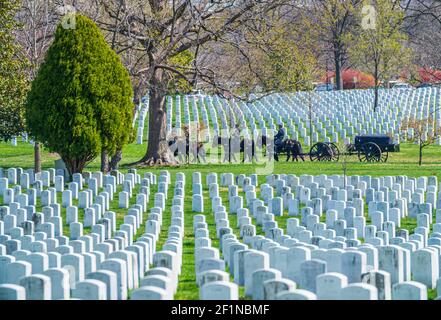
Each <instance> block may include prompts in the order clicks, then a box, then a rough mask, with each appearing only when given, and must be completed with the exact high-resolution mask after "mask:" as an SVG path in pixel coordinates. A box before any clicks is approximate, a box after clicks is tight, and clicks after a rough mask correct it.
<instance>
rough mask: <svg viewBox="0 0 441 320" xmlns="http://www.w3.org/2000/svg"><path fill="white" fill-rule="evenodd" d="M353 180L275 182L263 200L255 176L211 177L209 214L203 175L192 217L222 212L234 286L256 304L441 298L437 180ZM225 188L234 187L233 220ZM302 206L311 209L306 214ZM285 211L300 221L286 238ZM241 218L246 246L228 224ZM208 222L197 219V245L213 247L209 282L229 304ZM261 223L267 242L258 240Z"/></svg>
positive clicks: (219, 224)
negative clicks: (281, 220)
mask: <svg viewBox="0 0 441 320" xmlns="http://www.w3.org/2000/svg"><path fill="white" fill-rule="evenodd" d="M344 180H345V178H344V177H343V176H339V175H334V176H329V177H328V176H326V175H320V176H310V175H302V176H300V177H296V176H295V175H271V176H268V177H267V179H266V183H265V184H262V185H260V196H261V197H260V198H258V197H257V196H256V194H257V191H256V190H257V188H258V185H257V180H256V179H255V177H246V176H245V175H239V176H236V177H234V176H233V174H229V173H224V174H221V183H220V185H219V184H218V182H217V174H216V173H210V174H208V175H207V177H206V186H207V189H208V193H209V196H210V198H211V202H212V208H211V209H212V213H208V212H209V211H208V210H206V209H205V208H204V207H203V203H201V202H200V199H199V197H198V193H199V192H200V190H201V181H200V174H199V173H194V174H193V192H194V195H193V210H194V211H196V212H203V213H206V214H213V215H214V218H215V222H216V233H217V237H219V239H220V248H221V250H222V254H223V259H224V261H225V263H226V265H228V266H229V268H230V269H229V270H230V273H231V275H233V276H234V282H235V283H236V284H237V285H240V286H245V295H247V296H249V297H252V298H253V299H367V300H374V299H382V300H389V299H415V300H425V299H427V289H435V288H437V290H438V296H441V280H439V278H440V277H439V275H440V274H441V272H440V271H441V270H440V269H441V263H440V262H441V261H440V259H441V255H440V253H441V228H440V227H441V210H439V209H438V210H436V209H435V208H437V207H438V208H439V207H440V205H441V203H440V201H437V196H438V198H439V197H440V196H441V194H439V195H437V193H438V187H439V186H438V181H437V179H436V177H419V178H417V179H415V178H409V177H405V176H399V177H392V176H387V177H379V178H375V177H370V176H352V177H346V184H345V181H344ZM219 186H223V187H228V189H229V191H228V202H229V213H227V210H226V207H225V206H223V205H222V197H220V196H219ZM238 188H242V191H243V193H244V194H245V196H244V197H243V196H241V195H239V194H238ZM291 190H293V192H291ZM195 191H196V192H195ZM195 193H196V194H195ZM369 197H371V198H369ZM385 197H386V199H385ZM407 197H409V202H407V200H408V199H407ZM286 199H288V202H289V205H288V208H286V207H285V206H284V203H285V201H286ZM364 199H366V202H367V204H368V208H369V210H368V213H367V215H366V214H365V213H364ZM195 202H196V205H195ZM299 204H301V205H302V206H303V205H304V207H303V208H301V209H300V210H299ZM201 205H202V207H201ZM435 210H436V216H435V219H436V221H432V213H433V211H435ZM286 211H288V214H289V215H291V216H293V217H291V218H288V219H287V220H286V225H287V228H286V234H285V230H283V229H281V228H278V223H277V222H276V221H275V219H274V217H275V216H280V215H284V214H285V213H286ZM232 215H236V219H237V226H236V227H238V228H239V229H240V236H241V238H242V241H240V240H238V239H237V237H236V236H235V234H234V233H233V229H232V228H231V227H230V226H229V217H231V216H232ZM321 217H323V218H325V219H320V218H321ZM366 218H368V219H370V220H371V224H367V222H366V220H367V219H366ZM402 218H403V219H407V220H408V221H409V220H411V219H414V220H416V222H417V227H416V228H415V229H414V230H413V234H411V235H409V232H408V231H407V230H404V229H399V227H400V222H401V219H402ZM321 220H322V221H324V222H320V221H321ZM393 220H394V221H393ZM204 221H205V219H204V218H203V216H201V215H199V214H198V215H196V216H194V228H195V235H196V237H197V239H198V238H199V237H201V236H202V238H201V240H197V243H196V245H198V246H201V245H204V246H205V250H204V251H202V252H203V254H204V255H206V256H207V257H209V259H214V260H216V263H214V261H213V262H211V264H210V265H212V268H213V270H212V271H211V273H210V279H212V280H211V281H215V282H216V286H217V290H218V291H219V292H223V294H222V295H221V298H222V299H229V298H230V297H236V295H235V290H236V289H234V288H231V285H230V284H229V283H228V282H227V281H226V280H225V278H224V275H223V274H222V272H223V267H222V265H221V264H219V263H218V261H217V260H218V253H217V251H216V250H214V249H213V248H211V244H210V242H209V241H206V239H204V238H205V237H206V226H205V224H204V223H205V222H204ZM395 222H397V223H395ZM432 222H433V223H432ZM256 226H260V227H261V228H262V231H263V232H264V233H265V236H262V235H256ZM430 228H432V232H430ZM361 240H362V241H363V242H364V243H362V241H361ZM201 249H203V248H200V249H198V250H201ZM207 264H208V263H207ZM220 288H222V290H221V289H220ZM298 288H300V289H298Z"/></svg>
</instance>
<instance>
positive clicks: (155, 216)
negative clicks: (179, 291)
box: [0, 168, 185, 300]
mask: <svg viewBox="0 0 441 320" xmlns="http://www.w3.org/2000/svg"><path fill="white" fill-rule="evenodd" d="M4 175H5V177H3V176H4ZM156 184H157V186H158V192H157V193H156V194H155V195H154V206H153V207H151V208H150V215H149V217H148V218H147V220H146V221H145V223H144V218H143V215H144V213H145V212H147V206H148V203H149V195H150V187H151V186H152V185H156ZM169 184H170V174H169V173H168V172H166V171H164V172H161V173H160V175H159V177H156V176H155V175H153V174H152V173H146V174H144V178H141V176H140V175H139V174H137V172H136V170H131V172H129V173H127V174H125V175H124V174H122V173H121V172H118V171H115V172H112V175H103V174H102V173H100V172H95V173H84V174H75V175H74V176H73V181H72V182H71V183H69V184H68V189H67V190H64V187H65V185H64V183H63V176H58V175H56V171H55V170H54V169H50V170H47V171H43V172H41V173H38V174H33V172H32V170H26V172H25V171H24V170H22V169H21V168H10V169H8V170H7V171H6V172H5V173H4V172H3V170H0V195H1V196H2V199H3V201H2V203H1V205H0V300H1V299H13V300H14V299H20V300H21V299H37V300H40V299H41V300H55V299H87V300H105V299H109V300H116V299H122V300H124V299H127V298H128V295H129V294H130V298H131V299H172V298H173V294H174V292H175V291H176V288H177V283H178V275H179V273H180V268H181V263H182V258H181V255H182V238H183V233H184V231H183V228H184V226H183V222H184V220H183V219H184V211H183V203H184V202H183V201H184V196H185V193H184V187H185V176H184V175H183V174H181V175H179V174H178V175H177V181H176V185H175V189H174V192H175V194H174V197H173V200H172V201H173V206H172V220H171V223H170V226H169V228H168V237H167V240H166V242H165V243H164V245H163V246H162V250H161V251H158V252H156V242H157V241H158V238H159V234H160V231H161V224H162V216H163V211H164V210H165V201H166V198H167V195H168V185H169ZM52 186H54V187H52ZM86 186H87V187H86ZM135 186H139V193H138V194H137V195H136V197H134V195H133V198H135V199H134V200H132V201H130V199H132V193H133V191H134V189H135ZM117 188H121V189H122V191H121V192H119V194H118V203H117V205H118V206H119V207H120V208H126V209H128V210H127V212H126V214H125V215H124V216H123V223H121V224H119V225H117V214H116V213H115V212H113V211H109V210H110V203H112V199H113V195H114V193H116V192H117ZM22 190H23V192H24V191H25V190H26V191H25V193H22ZM100 190H103V191H102V192H100V193H99V194H98V192H99V191H100ZM57 195H58V197H57ZM60 196H61V198H62V204H61V205H60V204H59V203H57V202H58V199H59V198H60ZM73 200H75V202H76V203H77V204H76V205H75V204H74V201H73ZM129 201H130V202H135V204H133V205H132V206H130V207H129ZM62 207H63V208H66V209H65V210H66V215H65V217H63V216H62V214H61V212H62V209H61V208H62ZM37 208H41V211H42V212H37ZM81 211H83V217H84V219H83V222H79V215H78V212H81ZM63 225H68V226H69V230H70V237H67V236H64V235H63ZM86 225H87V226H88V227H90V232H89V234H83V226H86ZM142 227H144V228H145V232H144V233H143V234H141V235H140V236H138V237H137V238H136V235H137V234H139V232H138V231H139V230H140V228H142ZM135 239H136V240H135ZM151 265H152V266H153V268H150V266H151ZM164 279H165V280H164Z"/></svg>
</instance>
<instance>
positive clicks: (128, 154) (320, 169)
mask: <svg viewBox="0 0 441 320" xmlns="http://www.w3.org/2000/svg"><path fill="white" fill-rule="evenodd" d="M145 150H146V145H145V144H142V145H139V144H136V143H132V144H129V145H127V146H126V147H125V148H124V151H123V160H122V161H121V164H120V171H122V172H123V173H126V172H127V170H128V167H127V164H128V163H132V162H135V161H137V160H139V159H140V158H141V157H142V156H143V155H144V153H145ZM418 152H419V150H418V146H417V145H413V144H408V143H402V144H401V152H399V153H390V154H389V159H388V161H387V163H360V162H359V160H358V158H357V157H356V156H354V157H350V158H349V159H348V160H347V165H346V166H347V167H346V168H347V172H346V174H347V175H348V176H350V175H371V176H385V175H389V176H397V175H406V176H409V177H420V176H437V177H438V179H439V180H438V181H440V179H441V146H428V147H426V148H425V149H424V157H423V165H422V166H418ZM0 155H1V156H0V168H3V169H7V168H9V167H16V168H17V167H21V168H23V169H29V168H33V160H34V157H33V146H32V145H31V144H29V143H27V142H21V141H20V142H18V145H17V146H16V147H14V146H11V144H9V143H0ZM57 159H59V156H58V155H56V154H51V153H49V152H47V151H46V150H43V151H42V169H43V170H44V169H48V168H53V167H54V161H55V160H57ZM305 160H306V161H305V162H291V161H290V162H285V157H284V156H283V157H282V159H281V161H280V162H276V163H275V166H274V171H273V173H275V174H282V173H283V174H295V175H298V176H299V175H301V174H310V175H320V174H326V175H332V174H343V167H342V163H341V162H311V161H309V159H305ZM99 169H100V163H99V159H96V160H94V161H93V162H92V163H90V164H89V165H88V166H87V168H86V170H85V171H91V172H94V171H99ZM161 170H168V171H169V172H170V175H171V185H174V179H175V173H176V172H183V173H185V175H186V180H187V181H189V182H190V181H191V176H192V173H193V172H201V174H202V181H205V176H206V174H208V173H210V172H216V173H217V174H218V175H220V174H221V173H224V172H225V173H226V172H229V173H233V174H234V175H238V174H246V175H249V174H253V173H255V167H254V165H253V164H247V163H245V164H244V163H240V164H230V163H225V164H208V165H206V164H190V165H180V166H178V167H158V168H138V170H137V173H139V174H141V176H142V175H143V174H144V173H145V172H152V173H154V174H159V172H160V171H161ZM258 179H259V185H260V184H262V183H264V182H265V176H263V175H262V176H259V177H258ZM203 187H204V189H203V195H204V203H205V206H206V207H207V206H208V204H209V203H210V202H209V194H208V188H207V185H206V184H204V185H203ZM138 188H140V185H137V186H136V189H134V190H133V191H134V192H137V191H138ZM152 188H153V189H152V190H151V191H152V192H151V193H150V199H149V200H150V201H152V198H153V196H154V193H155V192H156V191H157V190H156V188H157V185H153V186H152ZM120 191H122V186H121V185H118V189H117V190H116V194H118V192H120ZM168 192H169V194H170V193H171V195H172V193H173V188H170V189H169V190H168ZM256 192H259V187H257V188H256ZM57 196H58V197H59V199H58V202H59V203H61V194H60V193H58V194H57ZM219 196H220V197H222V198H223V199H224V203H223V205H225V206H226V207H227V208H228V205H229V203H228V188H227V187H220V188H219ZM172 198H173V197H172V196H169V197H168V199H167V200H166V210H165V211H164V213H163V224H162V227H161V232H160V235H159V240H158V242H157V244H156V246H157V248H161V247H162V244H163V243H164V242H165V240H166V238H167V230H168V228H169V225H170V220H171V210H170V208H171V202H172ZM135 201H136V199H135V197H132V198H131V199H130V203H129V205H132V204H134V203H135ZM76 202H77V200H74V204H76ZM0 203H3V199H2V195H0ZM150 203H151V202H150ZM36 209H37V211H38V209H41V208H39V207H37V208H36ZM110 210H111V211H114V212H116V215H117V216H116V217H117V226H119V225H120V224H122V223H124V222H123V220H124V215H125V214H126V211H127V209H119V208H118V199H117V197H115V198H114V200H113V201H112V202H111V204H110ZM184 213H185V222H184V239H183V252H182V253H183V256H182V272H181V275H180V276H179V283H178V289H177V292H176V294H175V296H174V299H177V300H195V299H199V288H198V286H197V284H196V275H195V271H194V232H193V215H195V214H197V213H194V212H192V184H191V183H187V184H186V185H185V199H184ZM61 215H62V217H63V219H65V217H66V209H65V208H61ZM365 216H366V223H369V222H370V219H369V217H367V205H366V207H365ZM229 218H230V222H231V226H232V227H233V230H234V233H235V234H236V236H237V237H239V229H238V228H236V222H237V221H236V219H237V217H236V216H235V215H230V216H229ZM288 218H289V216H288V214H287V211H286V210H285V211H284V215H283V216H276V217H275V220H276V221H277V222H278V225H279V227H280V228H283V229H286V220H287V219H288ZM78 219H79V221H82V219H83V210H79V211H78ZM322 219H325V216H324V215H323V216H322ZM206 222H207V224H208V228H209V231H210V233H209V234H210V238H211V241H212V246H213V247H218V244H219V240H218V239H217V238H216V227H215V221H214V216H213V215H212V214H206ZM433 222H435V217H434V218H433ZM415 227H416V219H415V218H409V217H406V218H403V219H402V220H401V228H402V229H407V230H409V234H412V233H413V230H414V228H415ZM89 232H90V227H89V228H86V227H85V228H84V234H87V233H89ZM143 232H144V228H143V227H141V228H139V230H138V232H137V234H136V237H139V236H141V235H142V233H143ZM63 233H64V235H67V236H68V235H69V227H68V226H67V225H63ZM256 234H263V232H262V229H261V227H260V226H257V229H256ZM136 237H135V239H136ZM226 268H228V267H226ZM226 271H227V270H226ZM231 280H232V279H231ZM129 297H130V292H129ZM239 298H240V299H245V295H244V288H243V287H240V290H239ZM428 298H429V299H434V298H436V289H433V290H429V291H428Z"/></svg>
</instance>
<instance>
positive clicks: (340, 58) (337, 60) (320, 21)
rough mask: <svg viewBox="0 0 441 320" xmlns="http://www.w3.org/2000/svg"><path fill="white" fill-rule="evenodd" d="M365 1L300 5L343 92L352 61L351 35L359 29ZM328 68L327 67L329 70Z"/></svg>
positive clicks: (320, 1) (328, 0) (329, 0)
mask: <svg viewBox="0 0 441 320" xmlns="http://www.w3.org/2000/svg"><path fill="white" fill-rule="evenodd" d="M361 2H362V0H312V1H307V2H302V5H301V6H299V7H300V10H302V11H303V12H304V15H305V16H304V19H305V20H306V21H307V22H306V23H307V25H309V27H308V28H307V30H308V32H310V33H311V34H312V36H313V37H314V38H315V39H316V40H317V43H318V46H320V47H321V48H322V50H323V53H324V55H325V57H326V58H325V60H326V67H327V61H328V57H329V56H331V57H332V60H333V63H334V70H335V85H336V89H337V90H343V76H342V72H343V70H344V68H345V65H346V64H347V61H348V52H347V50H348V43H347V40H346V38H347V35H348V34H349V33H351V32H353V29H354V26H355V17H354V13H355V10H356V9H357V8H358V7H359V5H360V4H361ZM326 69H327V68H326Z"/></svg>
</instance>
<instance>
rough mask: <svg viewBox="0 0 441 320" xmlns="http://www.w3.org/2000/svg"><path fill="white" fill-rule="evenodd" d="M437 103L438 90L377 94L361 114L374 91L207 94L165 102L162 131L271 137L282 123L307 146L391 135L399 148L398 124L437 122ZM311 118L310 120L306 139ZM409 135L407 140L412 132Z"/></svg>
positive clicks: (439, 116)
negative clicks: (240, 96) (194, 127)
mask: <svg viewBox="0 0 441 320" xmlns="http://www.w3.org/2000/svg"><path fill="white" fill-rule="evenodd" d="M440 99H441V95H440V89H439V88H421V89H408V90H402V89H400V90H397V89H390V90H381V91H380V99H379V106H378V111H377V112H376V113H370V112H366V110H369V109H372V106H373V100H374V93H373V90H346V91H335V92H297V93H289V94H288V93H285V94H282V93H278V94H273V95H270V96H266V97H264V98H262V99H259V100H256V101H254V102H252V103H245V102H242V101H235V100H234V99H232V100H225V99H222V98H220V97H218V96H210V95H199V96H195V95H191V96H175V97H168V99H167V131H168V132H169V133H170V134H172V133H176V134H178V135H179V134H181V127H182V125H190V123H191V122H195V123H199V122H202V123H203V124H204V125H205V127H206V128H208V129H213V130H214V132H215V133H216V134H217V135H219V134H220V133H221V130H223V132H222V136H225V135H228V134H229V131H230V130H231V128H232V127H233V126H234V124H239V125H240V127H241V128H242V129H243V130H244V136H251V135H253V133H254V132H255V130H261V132H262V133H263V134H264V135H269V136H272V135H273V134H274V130H276V129H277V125H278V124H279V123H283V124H284V125H285V127H286V128H287V134H288V136H289V137H290V138H293V139H296V140H301V142H303V143H304V144H305V145H306V146H310V145H311V143H315V142H317V141H332V142H336V143H338V141H339V140H340V139H341V140H343V141H347V142H349V141H351V139H353V137H354V136H355V135H356V134H392V135H393V136H394V138H395V140H396V142H397V143H398V142H399V140H400V135H399V128H400V125H401V121H402V120H403V119H409V118H416V119H423V118H428V117H433V118H434V119H436V120H437V121H438V122H441V109H440V107H441V103H440ZM310 106H312V107H311V108H310ZM181 107H182V108H183V113H184V120H183V121H182V119H181ZM190 109H191V110H192V113H193V118H191V116H190ZM310 109H311V110H310ZM142 110H143V111H142V112H140V117H139V123H138V143H142V133H143V132H144V127H145V122H144V119H145V114H146V110H147V107H146V105H144V106H143V107H142ZM207 110H208V111H207ZM310 111H311V112H310ZM199 114H200V115H201V118H200V117H199ZM310 114H311V115H312V118H313V130H312V132H313V133H312V136H311V137H310V136H309V118H310ZM409 134H410V135H412V130H410V131H409ZM311 139H312V140H311ZM437 142H438V143H441V140H440V139H438V140H437Z"/></svg>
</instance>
